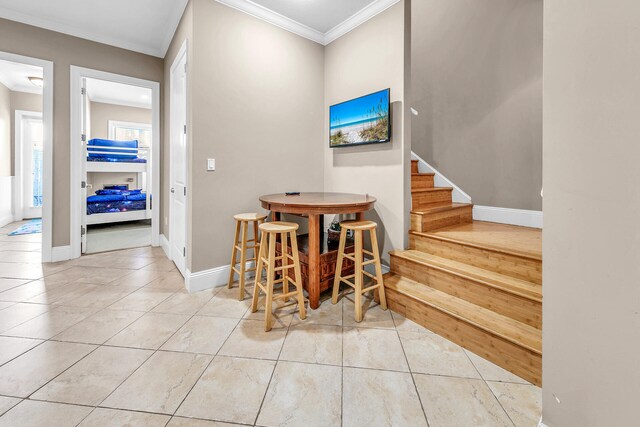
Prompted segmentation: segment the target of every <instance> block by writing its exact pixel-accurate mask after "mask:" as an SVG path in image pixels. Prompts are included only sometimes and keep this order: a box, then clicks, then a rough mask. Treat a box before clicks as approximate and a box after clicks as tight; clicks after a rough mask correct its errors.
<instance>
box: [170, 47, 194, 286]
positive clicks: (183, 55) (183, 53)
mask: <svg viewBox="0 0 640 427" xmlns="http://www.w3.org/2000/svg"><path fill="white" fill-rule="evenodd" d="M187 43H188V41H187V39H185V40H184V42H183V43H182V46H180V50H178V53H177V54H176V56H175V58H174V60H173V63H172V64H171V68H170V70H169V94H170V96H171V99H172V100H173V89H174V87H175V83H174V77H173V76H174V72H175V70H176V68H177V67H178V65H179V64H180V63H181V62H182V61H183V60H184V62H185V64H188V61H189V58H188V56H187ZM185 74H186V73H185ZM185 79H186V83H185V99H186V106H185V116H186V117H187V121H188V117H189V90H188V87H189V79H188V75H186V76H185ZM171 104H172V102H170V105H169V125H170V126H173V125H174V123H173V121H174V120H175V119H174V115H173V109H172V108H171ZM188 135H189V134H187V139H186V146H185V150H186V153H185V154H187V153H188V152H189V138H188ZM172 138H173V134H172V133H171V132H169V186H168V188H169V187H171V186H172V185H173V177H174V165H173V154H172V153H173V143H172V142H173V141H172ZM186 158H187V159H188V155H187V157H186ZM185 185H186V187H187V188H189V173H188V171H187V173H186V175H185ZM190 197H191V191H187V194H186V205H187V206H189V199H190ZM171 204H172V199H171V196H169V203H168V206H169V212H168V215H169V221H168V222H169V224H170V225H169V239H168V244H169V258H170V259H171V260H172V261H175V260H174V259H173V258H174V257H173V242H172V234H171V223H172V221H171V219H172V212H171ZM188 218H189V216H188V214H187V212H185V224H184V226H185V233H184V236H185V241H184V245H185V248H186V247H188V246H189V245H188V242H189V233H188V227H187V221H188ZM190 257H191V254H190V251H187V252H186V255H185V265H184V272H182V273H183V275H186V276H188V273H187V272H188V271H189V270H188V268H189V261H188V260H189V259H190Z"/></svg>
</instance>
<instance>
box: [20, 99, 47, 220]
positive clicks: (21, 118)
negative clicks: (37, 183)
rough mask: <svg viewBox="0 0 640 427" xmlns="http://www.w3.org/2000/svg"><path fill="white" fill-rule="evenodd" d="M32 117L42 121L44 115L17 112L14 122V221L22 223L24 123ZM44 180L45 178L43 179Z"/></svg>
mask: <svg viewBox="0 0 640 427" xmlns="http://www.w3.org/2000/svg"><path fill="white" fill-rule="evenodd" d="M28 116H32V117H38V118H40V119H41V120H42V113H41V112H39V111H27V110H16V112H15V118H14V120H15V122H14V126H15V127H14V129H15V131H14V135H15V145H14V147H13V149H14V151H15V152H14V159H15V174H14V178H15V179H14V181H13V219H14V221H22V220H23V219H24V202H25V200H24V177H23V176H22V175H23V168H22V166H23V164H22V161H23V152H24V141H23V137H24V135H23V129H22V121H23V120H24V118H25V117H28ZM43 178H44V177H43Z"/></svg>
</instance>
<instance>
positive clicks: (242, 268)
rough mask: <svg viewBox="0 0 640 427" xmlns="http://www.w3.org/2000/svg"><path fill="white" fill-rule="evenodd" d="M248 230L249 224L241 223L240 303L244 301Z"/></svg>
mask: <svg viewBox="0 0 640 427" xmlns="http://www.w3.org/2000/svg"><path fill="white" fill-rule="evenodd" d="M248 228H249V224H248V223H246V222H243V223H242V243H240V279H239V282H240V295H238V299H239V300H240V301H242V300H243V299H244V280H245V276H246V274H247V273H246V271H245V270H246V269H247V229H248Z"/></svg>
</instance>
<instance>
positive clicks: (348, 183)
mask: <svg viewBox="0 0 640 427" xmlns="http://www.w3.org/2000/svg"><path fill="white" fill-rule="evenodd" d="M404 42H405V41H404V1H402V2H400V3H398V4H396V5H394V6H392V7H390V8H389V9H387V10H386V11H384V12H383V13H381V14H379V15H377V16H376V17H374V18H372V19H371V20H369V21H367V22H365V23H364V24H362V25H361V26H359V27H358V28H356V29H354V30H353V31H351V32H349V33H348V34H346V35H344V36H342V37H340V38H339V39H338V40H336V41H334V42H332V43H331V44H329V45H328V46H326V47H325V67H324V73H325V77H324V79H325V80H324V84H325V97H324V107H325V109H324V113H325V114H324V121H323V124H326V123H329V106H330V105H333V104H337V103H339V102H342V101H346V100H349V99H352V98H356V97H358V96H361V95H364V94H367V93H371V92H375V91H377V90H381V89H386V88H391V102H392V127H393V132H392V140H391V142H390V143H387V144H374V145H363V146H358V147H348V148H329V127H328V126H323V135H324V139H323V141H322V143H321V146H322V147H323V149H324V190H325V191H336V192H347V193H358V194H370V195H372V196H374V197H376V198H377V202H376V207H375V212H369V213H367V214H366V216H367V218H370V219H373V220H375V221H376V222H378V224H379V230H378V235H379V239H378V240H379V241H380V246H381V249H382V256H383V257H384V259H386V260H388V251H389V250H391V249H394V248H404V247H405V239H406V236H407V234H406V228H407V227H408V221H407V219H406V218H405V200H406V199H407V196H406V194H405V190H407V189H408V188H409V186H410V184H409V183H408V182H405V173H404V172H405V170H406V171H408V170H409V166H408V164H407V161H406V160H407V156H405V152H406V151H410V147H409V146H408V145H405V141H404V132H403V120H404V112H403V109H404V70H405V69H404V61H405V51H404ZM372 55H374V56H375V63H376V65H375V66H372V62H371V57H372Z"/></svg>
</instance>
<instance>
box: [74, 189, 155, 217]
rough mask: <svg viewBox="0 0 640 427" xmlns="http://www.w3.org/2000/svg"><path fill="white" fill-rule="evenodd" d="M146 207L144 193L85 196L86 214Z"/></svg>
mask: <svg viewBox="0 0 640 427" xmlns="http://www.w3.org/2000/svg"><path fill="white" fill-rule="evenodd" d="M145 209H147V194H146V193H135V192H134V193H133V194H132V193H129V192H126V191H123V192H122V194H96V195H93V196H89V197H87V215H92V214H98V213H113V212H129V211H141V210H145Z"/></svg>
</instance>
